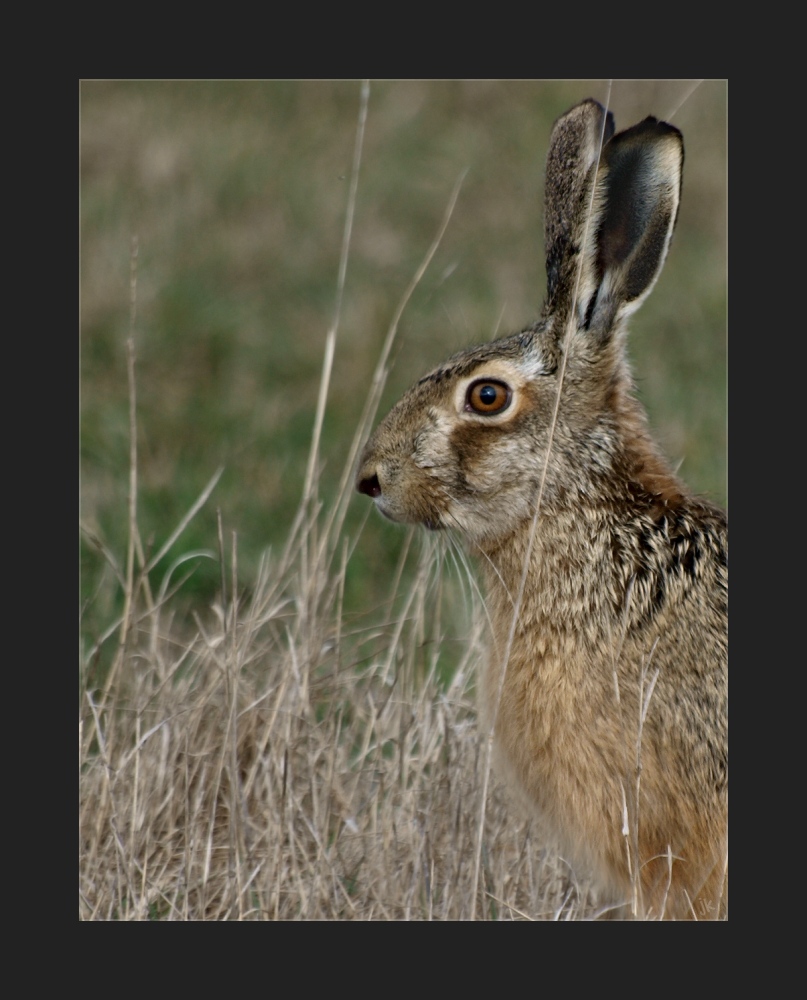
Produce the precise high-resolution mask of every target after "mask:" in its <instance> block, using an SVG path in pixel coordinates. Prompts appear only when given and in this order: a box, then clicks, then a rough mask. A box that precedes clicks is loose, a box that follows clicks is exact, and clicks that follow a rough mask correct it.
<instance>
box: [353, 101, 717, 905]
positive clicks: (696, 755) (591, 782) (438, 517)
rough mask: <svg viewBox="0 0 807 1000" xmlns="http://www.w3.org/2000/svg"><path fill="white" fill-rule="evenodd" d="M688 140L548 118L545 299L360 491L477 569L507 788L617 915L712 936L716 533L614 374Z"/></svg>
mask: <svg viewBox="0 0 807 1000" xmlns="http://www.w3.org/2000/svg"><path fill="white" fill-rule="evenodd" d="M682 165H683V140H682V137H681V133H680V132H679V131H678V130H677V129H676V128H674V127H673V126H671V125H669V124H667V123H665V122H662V121H658V120H656V119H655V118H652V117H650V118H646V119H645V120H644V121H642V122H640V123H639V124H638V125H635V126H633V127H632V128H629V129H627V130H626V131H624V132H620V133H618V134H616V135H615V134H614V123H613V116H612V115H611V113H610V112H606V111H605V109H604V108H603V107H601V105H600V104H598V103H597V102H596V101H594V100H587V101H583V102H582V103H581V104H579V105H577V106H576V107H574V108H572V109H571V110H570V111H568V112H567V113H566V114H565V115H563V116H562V117H561V118H560V119H559V120H558V121H557V122H556V123H555V126H554V128H553V131H552V136H551V141H550V147H549V153H548V157H547V167H546V202H545V242H546V270H547V295H546V303H545V305H544V307H543V311H542V313H541V317H540V319H539V320H538V321H537V322H536V323H534V324H533V325H532V326H530V327H528V328H527V329H525V330H523V331H522V332H521V333H517V334H514V335H512V336H509V337H505V338H503V339H500V340H495V341H493V342H492V343H488V344H484V345H483V346H481V347H475V348H471V349H468V350H466V351H463V352H461V353H459V354H457V355H455V356H454V357H452V358H450V359H449V360H448V361H446V362H445V363H444V364H442V365H440V366H439V367H438V368H436V369H435V370H434V371H432V372H431V373H430V374H428V375H426V376H425V377H424V378H422V379H421V380H420V381H419V382H418V383H417V384H416V385H415V386H414V387H413V388H412V389H410V390H409V392H407V393H406V395H405V396H404V397H403V398H402V399H401V400H400V402H399V403H398V404H397V405H396V406H395V407H394V409H393V410H392V411H391V412H390V414H389V415H388V416H387V417H386V418H385V419H384V421H383V422H382V423H381V424H380V426H379V427H378V428H377V430H376V431H375V433H374V434H373V436H372V437H371V439H370V440H369V442H368V443H367V445H366V447H365V449H364V453H363V455H362V458H361V461H360V466H359V471H358V475H357V480H356V487H357V489H358V490H359V492H361V493H364V494H366V495H367V496H370V497H372V498H373V500H374V501H375V504H376V506H377V508H378V510H379V511H380V512H381V513H382V514H383V515H385V516H386V517H388V518H391V519H392V520H393V521H398V522H401V523H404V524H421V525H424V526H425V527H426V528H429V529H432V530H435V529H450V530H454V531H457V532H458V533H460V534H461V535H462V536H464V538H465V540H466V543H467V545H468V547H469V549H470V550H471V551H472V552H473V553H475V554H476V556H477V557H478V564H479V567H480V569H481V571H482V573H483V575H484V578H485V583H486V587H487V601H488V607H489V612H490V617H491V622H492V637H491V648H490V650H489V653H488V655H487V657H486V659H485V662H484V666H483V669H482V676H481V678H480V689H481V696H482V697H481V710H482V715H483V718H484V719H485V720H486V722H487V724H488V725H489V726H492V728H493V734H494V740H495V746H496V752H497V760H498V763H499V765H500V766H501V768H502V771H503V773H504V774H505V775H506V776H507V777H508V778H509V779H511V780H512V781H514V783H515V784H516V786H517V787H518V788H520V789H521V791H523V792H525V793H526V796H527V799H528V800H529V801H530V803H531V804H532V805H533V806H534V807H535V808H536V809H537V811H538V813H539V814H540V816H541V817H542V818H543V822H544V823H545V825H546V828H547V829H548V831H549V832H550V833H551V834H552V835H553V836H554V837H555V839H556V840H557V843H558V845H559V847H560V848H561V850H562V851H563V853H564V857H565V858H566V859H567V860H568V861H569V862H571V863H572V864H573V865H575V866H579V869H580V871H581V872H583V871H585V872H588V873H589V874H591V875H592V876H593V878H594V879H595V882H596V884H597V885H598V886H599V888H600V890H601V892H602V894H603V897H604V899H605V900H607V901H610V904H611V905H612V906H613V907H614V910H613V911H612V913H617V914H619V915H629V914H631V913H632V914H633V915H635V916H640V917H644V918H648V919H661V918H666V919H670V918H672V919H686V918H696V919H713V918H719V917H722V916H724V915H725V914H726V912H727V815H728V752H727V728H728V721H727V580H728V578H727V544H728V540H727V524H726V515H725V513H724V512H723V511H722V510H721V509H719V508H718V507H716V506H714V505H712V504H711V503H708V502H706V501H705V500H702V499H699V498H698V497H696V496H694V495H693V494H692V493H691V492H690V491H689V490H688V489H687V487H686V486H685V485H684V484H683V483H682V482H681V481H680V480H679V479H678V478H677V477H676V475H675V474H674V473H673V472H672V470H671V468H670V466H669V465H668V464H667V462H666V461H665V459H664V458H663V457H662V456H661V454H660V452H659V450H658V448H657V447H656V445H655V444H654V442H653V440H652V439H651V437H650V435H649V432H648V429H647V422H646V417H645V414H644V412H643V410H642V408H641V406H640V404H639V403H638V402H637V400H636V399H635V398H634V394H633V384H632V380H631V374H630V370H629V367H628V362H627V359H626V355H625V339H626V319H627V317H628V316H629V315H630V314H631V313H632V312H633V311H634V310H635V309H637V308H638V306H639V305H640V304H641V302H642V301H643V299H644V298H645V296H647V294H648V293H649V292H650V290H651V288H652V287H653V284H654V283H655V281H656V278H657V277H658V274H659V272H660V270H661V267H662V265H663V263H664V259H665V257H666V254H667V250H668V247H669V243H670V239H671V236H672V232H673V228H674V226H675V221H676V216H677V213H678V205H679V197H680V190H681V175H682Z"/></svg>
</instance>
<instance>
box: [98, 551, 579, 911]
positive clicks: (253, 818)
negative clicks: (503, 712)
mask: <svg viewBox="0 0 807 1000" xmlns="http://www.w3.org/2000/svg"><path fill="white" fill-rule="evenodd" d="M303 547H304V546H303V545H302V544H300V545H299V546H298V547H297V548H296V550H295V551H294V552H293V553H292V557H291V559H285V560H284V559H283V558H280V559H278V560H267V561H266V563H265V565H264V569H263V572H262V573H261V577H260V580H259V581H258V583H257V586H256V587H255V590H254V592H253V593H252V595H251V597H250V598H249V599H248V600H246V601H244V602H243V603H241V602H240V601H238V600H233V599H230V600H228V602H227V604H226V605H225V606H224V607H221V608H219V609H217V611H218V613H217V614H215V615H213V616H212V618H211V620H210V621H208V622H206V623H202V622H201V620H200V621H199V623H198V631H197V632H196V634H194V635H192V636H189V637H184V638H183V637H182V636H181V634H180V633H178V631H177V629H176V628H175V627H174V626H173V624H172V622H171V620H170V617H169V616H168V615H167V614H166V610H165V609H164V608H160V607H159V606H157V605H156V603H155V606H154V607H153V608H151V609H149V610H145V611H143V612H142V613H140V612H136V615H137V623H136V624H135V625H134V626H133V628H132V629H131V630H130V633H129V638H128V640H127V646H126V649H125V650H124V652H123V654H122V658H121V661H120V669H119V670H118V671H117V673H116V676H115V678H114V680H113V683H112V685H111V687H110V689H109V691H108V692H107V695H106V697H105V698H104V697H103V695H100V694H99V695H97V698H98V700H99V701H102V704H99V703H97V702H96V695H95V694H92V693H91V692H90V691H87V692H86V693H85V702H84V708H83V711H82V713H81V715H82V721H81V728H80V739H79V760H80V791H81V814H80V833H81V837H80V876H79V885H80V889H79V892H80V911H79V912H80V916H81V917H82V918H84V919H167V920H176V919H182V920H187V919H266V918H269V919H299V918H302V919H432V918H434V919H463V918H468V917H469V916H470V915H471V914H472V913H473V912H474V911H475V912H476V915H477V916H479V917H498V918H501V919H513V918H520V917H521V916H522V915H525V914H526V915H529V917H531V918H547V919H577V918H580V917H582V916H585V915H587V914H589V913H590V912H591V905H590V902H589V901H588V900H587V898H586V894H585V890H584V889H579V888H578V887H577V886H575V885H574V884H573V883H572V882H571V881H570V880H569V879H568V877H567V873H566V872H565V870H564V867H563V865H562V863H561V862H559V861H558V860H557V859H553V858H550V857H549V856H548V855H547V854H546V853H545V852H542V851H540V850H539V847H540V845H539V844H536V843H535V841H534V840H533V838H532V835H531V830H530V826H529V824H526V823H525V822H524V821H522V820H520V819H519V818H518V817H517V816H514V815H513V814H512V811H511V810H510V808H509V806H508V803H507V801H506V799H505V798H504V797H503V796H502V794H500V792H499V791H495V792H494V794H493V795H492V796H491V797H490V801H489V802H488V803H487V808H486V821H485V828H484V838H483V841H482V844H481V845H478V843H477V823H478V817H479V815H480V808H481V800H480V794H481V787H482V784H483V777H484V774H483V772H484V767H485V754H484V752H482V749H481V744H480V740H479V738H478V734H477V732H476V726H475V713H474V707H473V699H472V696H471V692H470V687H471V681H470V678H471V675H472V662H471V659H472V655H473V654H472V651H473V650H475V649H476V648H477V642H476V641H474V642H472V643H470V644H468V645H466V646H465V651H464V654H463V657H462V659H461V661H460V663H459V664H458V665H457V669H456V671H455V673H454V676H453V680H452V681H451V683H450V684H449V685H448V686H447V687H446V686H444V685H441V684H440V683H438V676H439V671H440V656H441V652H440V650H441V648H442V647H441V640H444V639H445V629H446V626H445V624H442V625H441V610H444V609H441V608H440V602H439V601H438V602H435V599H434V598H435V595H434V586H435V582H434V575H433V573H432V572H430V571H427V567H428V566H432V565H433V553H432V552H430V551H428V550H427V549H426V548H425V547H424V550H423V553H422V556H421V564H422V567H423V569H424V573H423V574H422V575H421V577H420V581H419V583H418V585H417V586H416V587H415V588H413V590H412V591H411V592H410V593H408V594H406V595H402V596H404V597H405V600H404V601H403V605H404V606H403V607H399V610H398V612H397V613H395V614H393V615H391V616H390V617H389V619H388V620H387V622H386V623H384V624H382V625H376V626H373V627H364V628H362V627H352V628H350V629H349V630H348V631H345V628H346V625H345V623H343V622H341V621H340V616H339V588H340V585H341V579H342V577H341V574H340V573H339V572H337V573H335V574H334V575H333V576H332V577H331V578H329V577H328V576H327V575H325V574H315V575H312V576H309V577H308V578H306V579H303V577H302V575H301V563H302V562H303V561H304V559H303V551H302V549H303ZM397 603H398V604H399V605H400V602H397ZM474 638H475V639H478V636H476V637H474ZM478 847H481V858H482V877H481V879H480V884H479V885H478V886H477V887H476V892H477V893H478V896H477V898H476V902H474V895H475V886H474V862H475V857H476V854H477V849H478Z"/></svg>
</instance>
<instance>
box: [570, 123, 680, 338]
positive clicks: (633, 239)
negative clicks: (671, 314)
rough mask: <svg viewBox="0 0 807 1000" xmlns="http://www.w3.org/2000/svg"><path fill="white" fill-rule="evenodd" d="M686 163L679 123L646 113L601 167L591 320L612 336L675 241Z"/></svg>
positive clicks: (592, 234) (614, 142) (592, 233)
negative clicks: (617, 322) (674, 231)
mask: <svg viewBox="0 0 807 1000" xmlns="http://www.w3.org/2000/svg"><path fill="white" fill-rule="evenodd" d="M683 166H684V142H683V138H682V136H681V133H680V132H679V131H678V129H677V128H674V127H673V126H672V125H668V124H667V123H666V122H660V121H657V120H656V119H655V118H652V117H650V118H645V120H644V121H643V122H640V123H639V124H638V125H634V126H633V127H632V128H629V129H626V130H625V131H624V132H620V133H619V134H618V135H616V136H614V137H613V138H612V139H611V141H610V142H609V143H608V144H607V146H605V148H604V149H603V152H602V157H601V159H600V165H599V167H598V170H597V181H596V191H595V198H594V202H595V204H596V205H598V206H599V209H598V210H597V213H596V214H597V218H596V219H592V223H596V224H595V225H592V226H591V227H589V230H588V232H589V239H590V240H593V241H594V245H590V246H589V248H588V249H589V251H592V252H589V253H585V252H584V255H583V256H584V260H586V261H592V258H594V271H595V273H594V275H593V276H592V277H593V279H594V280H593V284H594V286H595V287H596V295H595V296H594V297H593V298H591V299H589V303H588V306H587V316H586V321H585V323H584V325H585V326H586V327H587V328H589V329H597V330H599V331H600V332H601V335H602V336H607V335H608V333H609V331H610V329H611V327H612V326H613V324H614V322H615V321H616V320H617V319H621V318H622V317H624V316H628V315H629V314H630V313H632V312H633V311H634V310H636V309H638V308H639V306H640V305H641V304H642V302H643V301H644V299H645V298H646V297H647V295H648V294H649V293H650V290H651V289H652V287H653V285H654V284H655V282H656V279H657V278H658V276H659V274H660V272H661V268H662V265H663V264H664V260H665V258H666V256H667V250H668V249H669V246H670V240H671V238H672V233H673V229H674V227H675V222H676V219H677V217H678V206H679V203H680V199H681V178H682V173H683Z"/></svg>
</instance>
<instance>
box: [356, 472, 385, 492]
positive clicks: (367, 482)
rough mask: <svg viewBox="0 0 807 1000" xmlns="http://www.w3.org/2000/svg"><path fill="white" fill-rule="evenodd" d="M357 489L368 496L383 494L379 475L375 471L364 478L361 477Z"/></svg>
mask: <svg viewBox="0 0 807 1000" xmlns="http://www.w3.org/2000/svg"><path fill="white" fill-rule="evenodd" d="M356 489H357V490H358V491H359V493H364V494H366V495H367V496H368V497H380V496H381V483H379V481H378V476H377V475H376V474H375V473H373V475H372V476H366V477H365V478H364V479H360V480H359V481H358V483H356Z"/></svg>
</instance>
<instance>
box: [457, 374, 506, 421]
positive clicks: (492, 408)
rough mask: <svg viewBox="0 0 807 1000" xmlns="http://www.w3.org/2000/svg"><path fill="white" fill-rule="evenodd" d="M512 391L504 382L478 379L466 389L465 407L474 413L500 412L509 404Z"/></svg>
mask: <svg viewBox="0 0 807 1000" xmlns="http://www.w3.org/2000/svg"><path fill="white" fill-rule="evenodd" d="M512 398H513V393H512V391H511V390H510V387H509V386H507V385H505V384H504V382H492V381H491V380H490V379H480V380H479V381H478V382H473V383H472V384H471V386H470V388H469V389H468V396H467V397H466V402H465V409H466V410H472V411H473V412H474V413H484V414H493V413H501V412H502V410H506V409H507V407H508V406H509V405H510V400H511V399H512Z"/></svg>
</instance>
